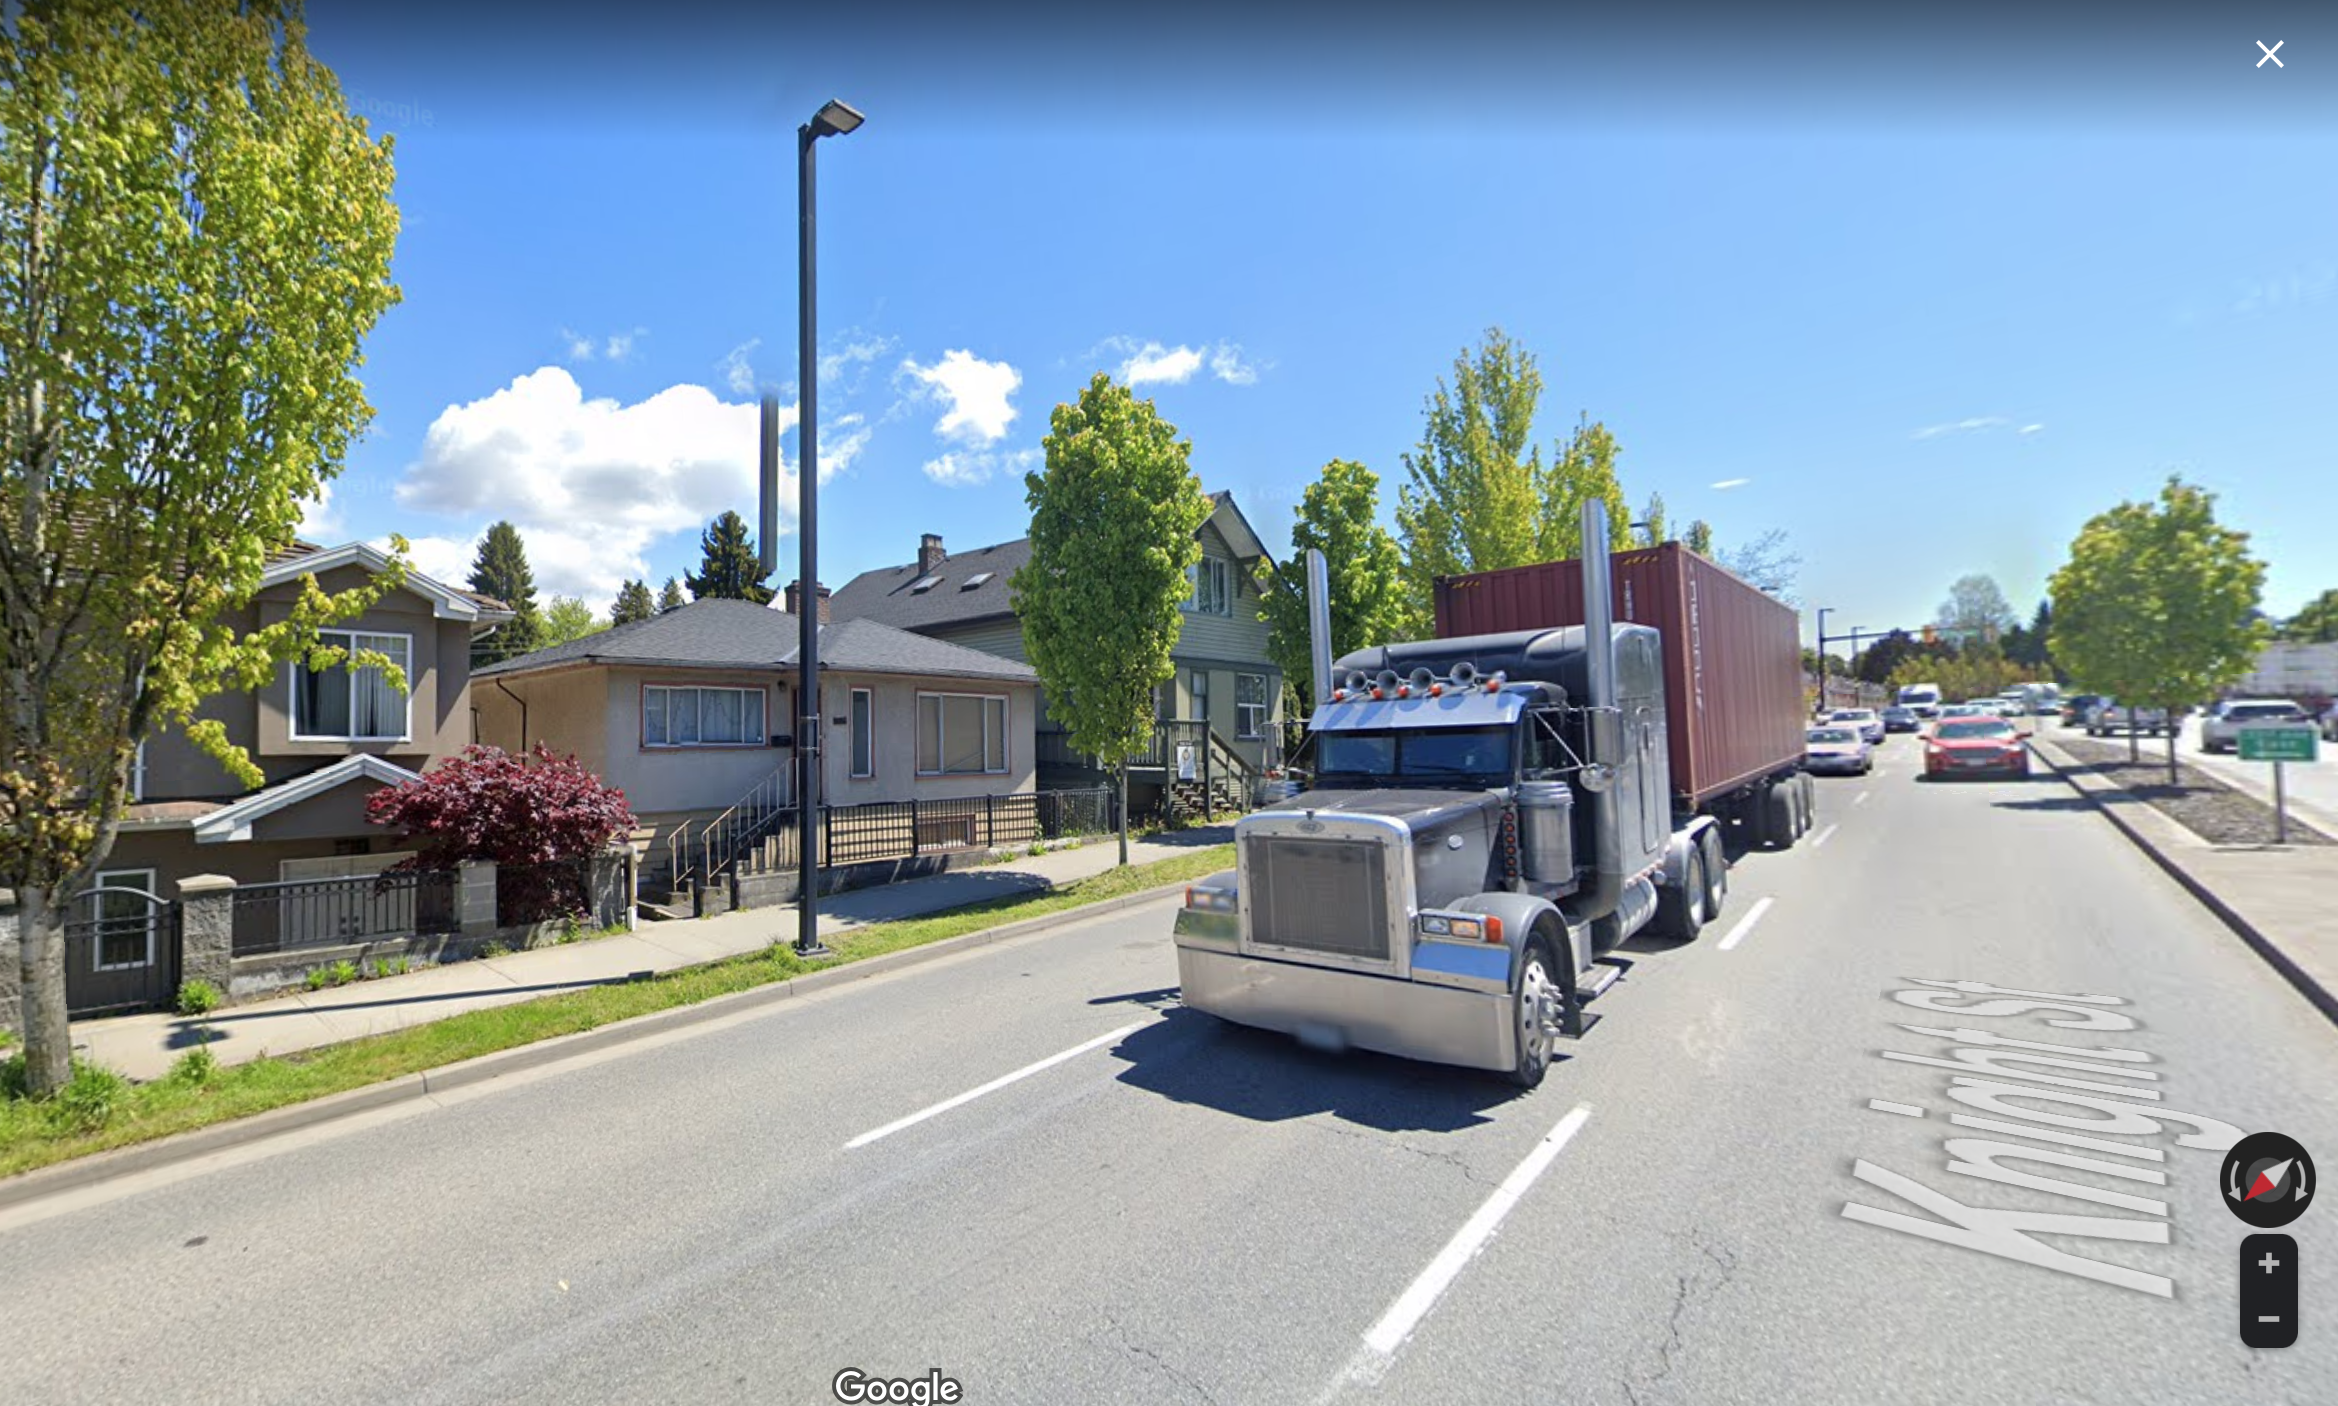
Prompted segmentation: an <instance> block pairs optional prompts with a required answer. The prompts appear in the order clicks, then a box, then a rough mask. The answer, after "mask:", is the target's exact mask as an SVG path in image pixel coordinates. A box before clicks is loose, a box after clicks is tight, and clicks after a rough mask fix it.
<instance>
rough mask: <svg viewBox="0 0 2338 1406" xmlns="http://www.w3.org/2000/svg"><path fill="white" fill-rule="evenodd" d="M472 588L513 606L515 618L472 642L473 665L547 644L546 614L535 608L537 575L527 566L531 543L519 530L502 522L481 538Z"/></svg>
mask: <svg viewBox="0 0 2338 1406" xmlns="http://www.w3.org/2000/svg"><path fill="white" fill-rule="evenodd" d="M470 587H471V589H472V590H474V591H477V592H478V593H479V594H481V595H483V596H492V597H494V598H495V599H497V600H499V601H502V602H503V603H504V604H505V605H508V606H510V607H511V608H512V617H513V618H512V619H510V620H508V621H505V622H504V624H503V625H502V626H501V627H500V628H499V629H497V630H495V631H494V632H493V633H492V634H486V635H482V636H480V637H479V638H477V639H475V640H473V641H471V667H472V668H474V669H476V668H478V667H480V666H481V665H483V664H493V663H496V662H497V661H499V660H503V659H515V658H517V657H519V656H520V655H522V654H526V653H528V652H529V651H531V650H535V649H541V648H542V647H543V646H544V644H545V640H544V616H543V613H542V612H541V611H539V610H538V609H537V608H536V574H535V572H533V571H531V570H529V569H528V546H527V543H525V542H523V541H521V540H520V530H519V529H518V528H517V527H514V526H512V525H511V523H510V522H509V521H499V522H497V523H495V524H493V525H492V526H490V527H489V528H488V529H487V535H486V536H484V537H482V538H480V539H479V551H478V554H477V555H476V556H474V557H473V558H472V560H471V577H470Z"/></svg>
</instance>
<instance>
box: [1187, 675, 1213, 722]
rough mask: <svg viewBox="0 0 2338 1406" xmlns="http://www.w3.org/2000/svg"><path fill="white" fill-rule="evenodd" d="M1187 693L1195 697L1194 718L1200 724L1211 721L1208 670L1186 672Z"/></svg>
mask: <svg viewBox="0 0 2338 1406" xmlns="http://www.w3.org/2000/svg"><path fill="white" fill-rule="evenodd" d="M1186 692H1187V693H1190V694H1192V695H1193V716H1194V718H1195V720H1196V721H1198V722H1205V723H1206V722H1208V721H1209V720H1210V674H1209V670H1207V669H1189V670H1187V671H1186Z"/></svg>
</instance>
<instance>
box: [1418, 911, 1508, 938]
mask: <svg viewBox="0 0 2338 1406" xmlns="http://www.w3.org/2000/svg"><path fill="white" fill-rule="evenodd" d="M1413 921H1414V924H1415V925H1416V926H1417V927H1419V928H1420V931H1421V936H1423V937H1437V938H1443V939H1445V940H1446V941H1448V942H1500V941H1501V940H1502V920H1501V919H1500V918H1496V917H1494V916H1492V915H1490V914H1486V915H1480V914H1475V913H1423V914H1421V915H1420V916H1419V917H1417V918H1415V919H1414V920H1413Z"/></svg>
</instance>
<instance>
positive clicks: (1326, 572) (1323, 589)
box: [1307, 547, 1331, 707]
mask: <svg viewBox="0 0 2338 1406" xmlns="http://www.w3.org/2000/svg"><path fill="white" fill-rule="evenodd" d="M1307 662H1308V665H1309V667H1310V668H1312V669H1313V670H1314V672H1315V698H1314V702H1315V704H1316V706H1318V707H1320V706H1322V705H1323V704H1325V703H1329V702H1330V701H1331V570H1330V568H1329V567H1327V566H1326V565H1324V561H1323V553H1322V552H1320V551H1318V550H1317V549H1315V548H1313V547H1309V548H1308V549H1307Z"/></svg>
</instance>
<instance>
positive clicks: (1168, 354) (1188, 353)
mask: <svg viewBox="0 0 2338 1406" xmlns="http://www.w3.org/2000/svg"><path fill="white" fill-rule="evenodd" d="M1201 363H1202V354H1201V353H1200V352H1199V351H1198V350H1196V349H1194V348H1192V347H1164V346H1162V345H1161V344H1160V343H1159V342H1147V343H1145V344H1144V345H1143V346H1142V347H1139V348H1138V349H1137V351H1136V354H1135V355H1134V356H1131V357H1130V358H1129V359H1128V360H1126V361H1124V362H1122V363H1120V379H1121V380H1123V381H1126V382H1127V383H1128V384H1129V385H1131V386H1149V385H1154V384H1156V383H1158V384H1161V385H1168V386H1181V385H1184V384H1185V383H1186V382H1187V381H1190V380H1192V379H1193V373H1194V372H1196V371H1199V370H1200V369H1201Z"/></svg>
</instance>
